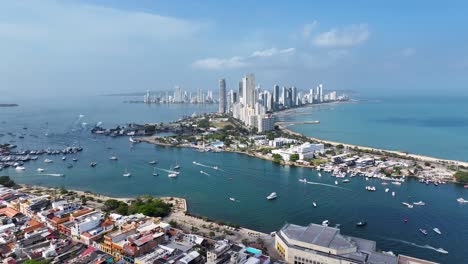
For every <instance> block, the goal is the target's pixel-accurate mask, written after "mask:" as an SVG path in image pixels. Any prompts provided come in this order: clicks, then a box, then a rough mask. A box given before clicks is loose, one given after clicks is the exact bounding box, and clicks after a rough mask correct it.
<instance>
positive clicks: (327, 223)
mask: <svg viewBox="0 0 468 264" xmlns="http://www.w3.org/2000/svg"><path fill="white" fill-rule="evenodd" d="M329 224H330V221H328V220H324V221H323V222H322V225H323V226H328V225H329Z"/></svg>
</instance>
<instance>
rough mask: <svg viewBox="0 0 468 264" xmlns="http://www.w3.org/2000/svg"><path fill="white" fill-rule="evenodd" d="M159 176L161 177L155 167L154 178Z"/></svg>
mask: <svg viewBox="0 0 468 264" xmlns="http://www.w3.org/2000/svg"><path fill="white" fill-rule="evenodd" d="M158 175H159V173H158V172H157V171H156V167H154V169H153V176H158Z"/></svg>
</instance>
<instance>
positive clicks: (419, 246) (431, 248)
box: [386, 238, 448, 254]
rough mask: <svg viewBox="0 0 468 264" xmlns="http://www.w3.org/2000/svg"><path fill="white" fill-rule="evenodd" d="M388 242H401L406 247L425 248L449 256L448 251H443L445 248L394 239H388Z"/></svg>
mask: <svg viewBox="0 0 468 264" xmlns="http://www.w3.org/2000/svg"><path fill="white" fill-rule="evenodd" d="M386 239H387V240H390V241H395V242H400V243H403V244H406V245H410V246H413V247H418V248H425V249H430V250H434V251H436V252H439V253H442V254H448V251H447V250H445V249H443V248H435V247H433V246H431V245H427V244H426V245H418V244H416V243H413V242H409V241H405V240H401V239H394V238H386Z"/></svg>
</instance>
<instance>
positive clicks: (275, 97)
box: [273, 84, 280, 110]
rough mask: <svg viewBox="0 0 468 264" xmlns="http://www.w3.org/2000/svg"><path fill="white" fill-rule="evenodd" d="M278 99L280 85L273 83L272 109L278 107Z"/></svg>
mask: <svg viewBox="0 0 468 264" xmlns="http://www.w3.org/2000/svg"><path fill="white" fill-rule="evenodd" d="M279 99H280V87H279V85H277V84H275V86H273V109H275V110H276V109H278V105H279Z"/></svg>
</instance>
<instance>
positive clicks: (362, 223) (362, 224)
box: [356, 221, 367, 227]
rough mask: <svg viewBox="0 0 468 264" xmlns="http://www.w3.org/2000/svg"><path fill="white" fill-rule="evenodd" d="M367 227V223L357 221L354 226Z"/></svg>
mask: <svg viewBox="0 0 468 264" xmlns="http://www.w3.org/2000/svg"><path fill="white" fill-rule="evenodd" d="M366 225H367V222H366V221H359V222H357V223H356V226H358V227H363V226H366Z"/></svg>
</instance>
